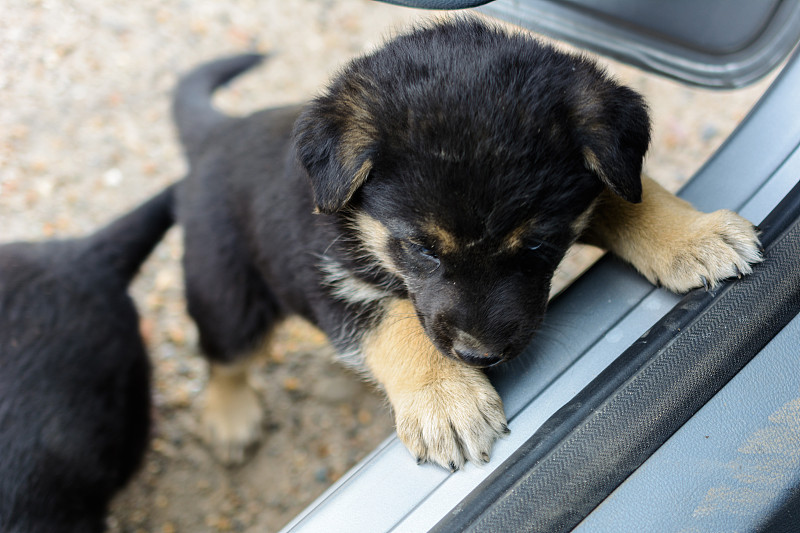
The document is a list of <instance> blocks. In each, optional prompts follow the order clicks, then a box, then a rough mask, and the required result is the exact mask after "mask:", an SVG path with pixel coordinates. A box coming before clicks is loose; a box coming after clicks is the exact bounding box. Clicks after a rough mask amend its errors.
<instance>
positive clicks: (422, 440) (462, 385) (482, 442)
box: [392, 367, 509, 472]
mask: <svg viewBox="0 0 800 533" xmlns="http://www.w3.org/2000/svg"><path fill="white" fill-rule="evenodd" d="M392 406H393V408H394V410H395V421H396V424H397V434H398V436H399V437H400V440H401V441H402V442H403V443H404V444H405V445H406V447H407V448H408V449H409V451H410V452H411V453H412V454H413V455H414V456H415V457H416V459H417V463H422V462H425V461H429V462H432V463H436V464H438V465H441V466H443V467H444V468H447V469H448V470H450V471H453V472H454V471H456V470H458V469H459V468H461V467H463V466H464V464H465V462H466V461H472V462H474V463H477V464H483V463H486V462H487V461H489V454H490V453H491V451H492V445H493V444H494V441H495V440H496V439H497V438H498V437H500V436H503V435H506V434H508V432H509V429H508V426H507V425H506V416H505V413H504V412H503V402H502V400H501V399H500V396H499V395H498V394H497V392H496V391H495V390H494V388H493V387H492V385H491V384H490V383H489V380H488V379H487V378H486V376H485V375H484V374H483V372H481V371H480V370H476V369H474V368H468V367H464V368H463V372H462V373H461V376H459V377H458V378H450V379H447V380H442V381H436V382H432V383H430V384H428V385H427V386H424V387H421V388H418V389H416V390H411V391H407V392H404V393H403V394H399V395H396V396H395V398H394V399H393V405H392Z"/></svg>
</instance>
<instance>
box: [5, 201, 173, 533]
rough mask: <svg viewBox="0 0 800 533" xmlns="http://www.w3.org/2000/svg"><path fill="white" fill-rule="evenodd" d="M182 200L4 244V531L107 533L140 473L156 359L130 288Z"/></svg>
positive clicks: (155, 203)
mask: <svg viewBox="0 0 800 533" xmlns="http://www.w3.org/2000/svg"><path fill="white" fill-rule="evenodd" d="M172 197H173V190H172V187H170V188H169V189H167V190H166V191H164V192H162V193H161V194H159V195H158V196H156V197H154V198H153V199H151V200H150V201H148V202H146V203H145V204H143V205H141V206H140V207H138V208H137V209H135V210H134V211H132V212H131V213H129V214H127V215H125V216H123V217H122V218H120V219H118V220H117V221H115V222H113V223H112V224H110V225H109V226H107V227H105V228H104V229H102V230H100V231H99V232H97V233H95V234H94V235H92V236H90V237H87V238H82V239H71V240H61V241H50V242H42V243H24V242H18V243H11V244H6V245H3V246H1V247H0V531H3V532H4V533H54V532H56V533H61V532H63V533H66V532H74V533H79V532H80V533H86V532H99V531H103V530H104V529H105V516H106V511H107V507H108V503H109V501H110V500H111V497H112V496H113V494H114V493H115V491H116V490H117V489H119V488H121V487H122V486H123V485H124V484H125V483H126V482H127V481H128V480H129V479H130V477H131V476H132V474H133V473H134V471H135V470H136V468H137V467H138V465H139V463H140V461H141V458H142V456H143V454H144V451H145V448H146V446H147V442H148V437H149V429H150V364H149V361H148V358H147V354H146V353H145V348H144V344H143V342H142V339H141V337H140V334H139V319H138V315H137V313H136V309H135V308H134V305H133V302H132V301H131V299H130V297H129V296H128V294H127V287H128V283H129V282H130V280H131V278H133V276H134V274H135V273H136V272H137V270H138V269H139V266H140V265H141V263H142V262H143V261H144V260H145V258H146V257H147V256H148V254H149V253H150V251H151V250H152V249H153V247H154V246H155V245H156V244H157V243H158V242H159V240H161V237H162V236H163V234H164V232H165V231H166V230H167V229H168V228H169V227H170V226H171V225H172V223H173V216H172Z"/></svg>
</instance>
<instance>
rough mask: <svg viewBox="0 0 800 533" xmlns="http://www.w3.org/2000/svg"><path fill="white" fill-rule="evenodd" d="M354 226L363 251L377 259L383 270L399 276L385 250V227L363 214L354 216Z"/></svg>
mask: <svg viewBox="0 0 800 533" xmlns="http://www.w3.org/2000/svg"><path fill="white" fill-rule="evenodd" d="M354 225H355V228H356V230H357V231H358V233H359V237H360V240H361V243H362V246H364V248H365V251H366V252H367V253H368V254H369V255H371V256H372V257H374V258H375V259H377V260H378V261H379V262H380V264H381V266H383V268H385V269H386V270H388V271H389V272H392V273H394V274H397V275H398V276H400V275H401V274H400V272H399V271H398V270H397V267H396V266H395V265H394V261H392V258H391V257H390V256H389V252H388V249H387V245H388V243H389V237H390V235H389V230H388V229H386V226H384V225H383V224H381V223H380V222H378V221H377V220H375V219H374V218H372V217H371V216H369V215H368V214H366V213H364V212H360V213H358V214H357V215H356V217H355V222H354Z"/></svg>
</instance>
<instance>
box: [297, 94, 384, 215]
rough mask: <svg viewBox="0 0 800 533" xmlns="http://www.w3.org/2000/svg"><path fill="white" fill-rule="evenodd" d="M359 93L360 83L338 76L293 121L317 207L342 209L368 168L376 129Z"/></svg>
mask: <svg viewBox="0 0 800 533" xmlns="http://www.w3.org/2000/svg"><path fill="white" fill-rule="evenodd" d="M364 96H365V93H364V91H363V90H362V87H361V86H360V85H358V84H354V83H345V82H343V80H341V79H340V80H339V82H338V83H337V84H336V85H334V86H332V87H331V88H330V89H329V91H328V92H327V93H326V94H325V95H323V96H320V97H319V98H317V99H316V100H314V101H313V102H312V103H311V104H310V105H309V107H307V108H306V110H305V111H304V112H303V113H302V114H301V115H300V118H299V119H298V120H297V123H296V124H295V128H294V136H295V144H296V147H297V156H298V159H299V161H300V164H301V165H303V167H304V168H305V170H306V172H308V175H309V178H310V180H311V188H312V190H313V193H314V203H315V204H316V208H317V211H319V212H321V213H326V214H330V213H335V212H336V211H339V210H340V209H342V208H343V207H344V206H345V205H346V204H347V203H348V202H349V201H350V199H351V198H352V197H353V194H355V192H356V191H357V190H358V188H359V187H361V185H363V184H364V182H365V181H366V180H367V178H368V177H369V174H370V171H371V170H372V165H373V158H374V155H375V151H376V148H375V147H376V143H377V140H376V139H377V133H376V130H375V127H374V120H373V118H372V114H371V113H370V111H369V110H368V109H367V107H368V103H367V99H366V98H365V97H364Z"/></svg>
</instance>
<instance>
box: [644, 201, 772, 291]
mask: <svg viewBox="0 0 800 533" xmlns="http://www.w3.org/2000/svg"><path fill="white" fill-rule="evenodd" d="M674 222H675V223H676V224H677V227H675V228H671V230H670V231H669V234H670V235H671V239H665V240H664V242H663V243H662V242H657V243H656V246H657V251H656V253H655V256H654V258H653V261H651V262H649V263H650V264H649V265H648V266H649V268H642V269H641V270H642V272H643V273H644V275H645V276H647V278H648V279H649V280H650V281H651V282H653V283H658V284H661V285H662V286H664V287H666V288H667V289H669V290H671V291H674V292H679V293H682V292H687V291H689V290H691V289H695V288H697V287H705V288H707V289H708V288H713V287H714V286H715V285H716V284H717V283H719V282H720V281H722V280H724V279H726V278H732V277H741V276H742V275H746V274H750V273H751V272H752V271H753V269H752V265H753V264H755V263H758V262H760V261H761V260H762V257H761V251H760V250H761V245H760V242H759V240H758V232H757V231H756V229H755V228H754V227H753V225H752V224H751V223H750V222H749V221H747V220H746V219H744V218H742V217H741V216H739V215H737V214H736V213H734V212H732V211H728V210H726V209H722V210H719V211H714V212H713V213H708V214H706V213H699V212H696V216H695V217H681V218H680V219H678V220H676V221H674Z"/></svg>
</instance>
